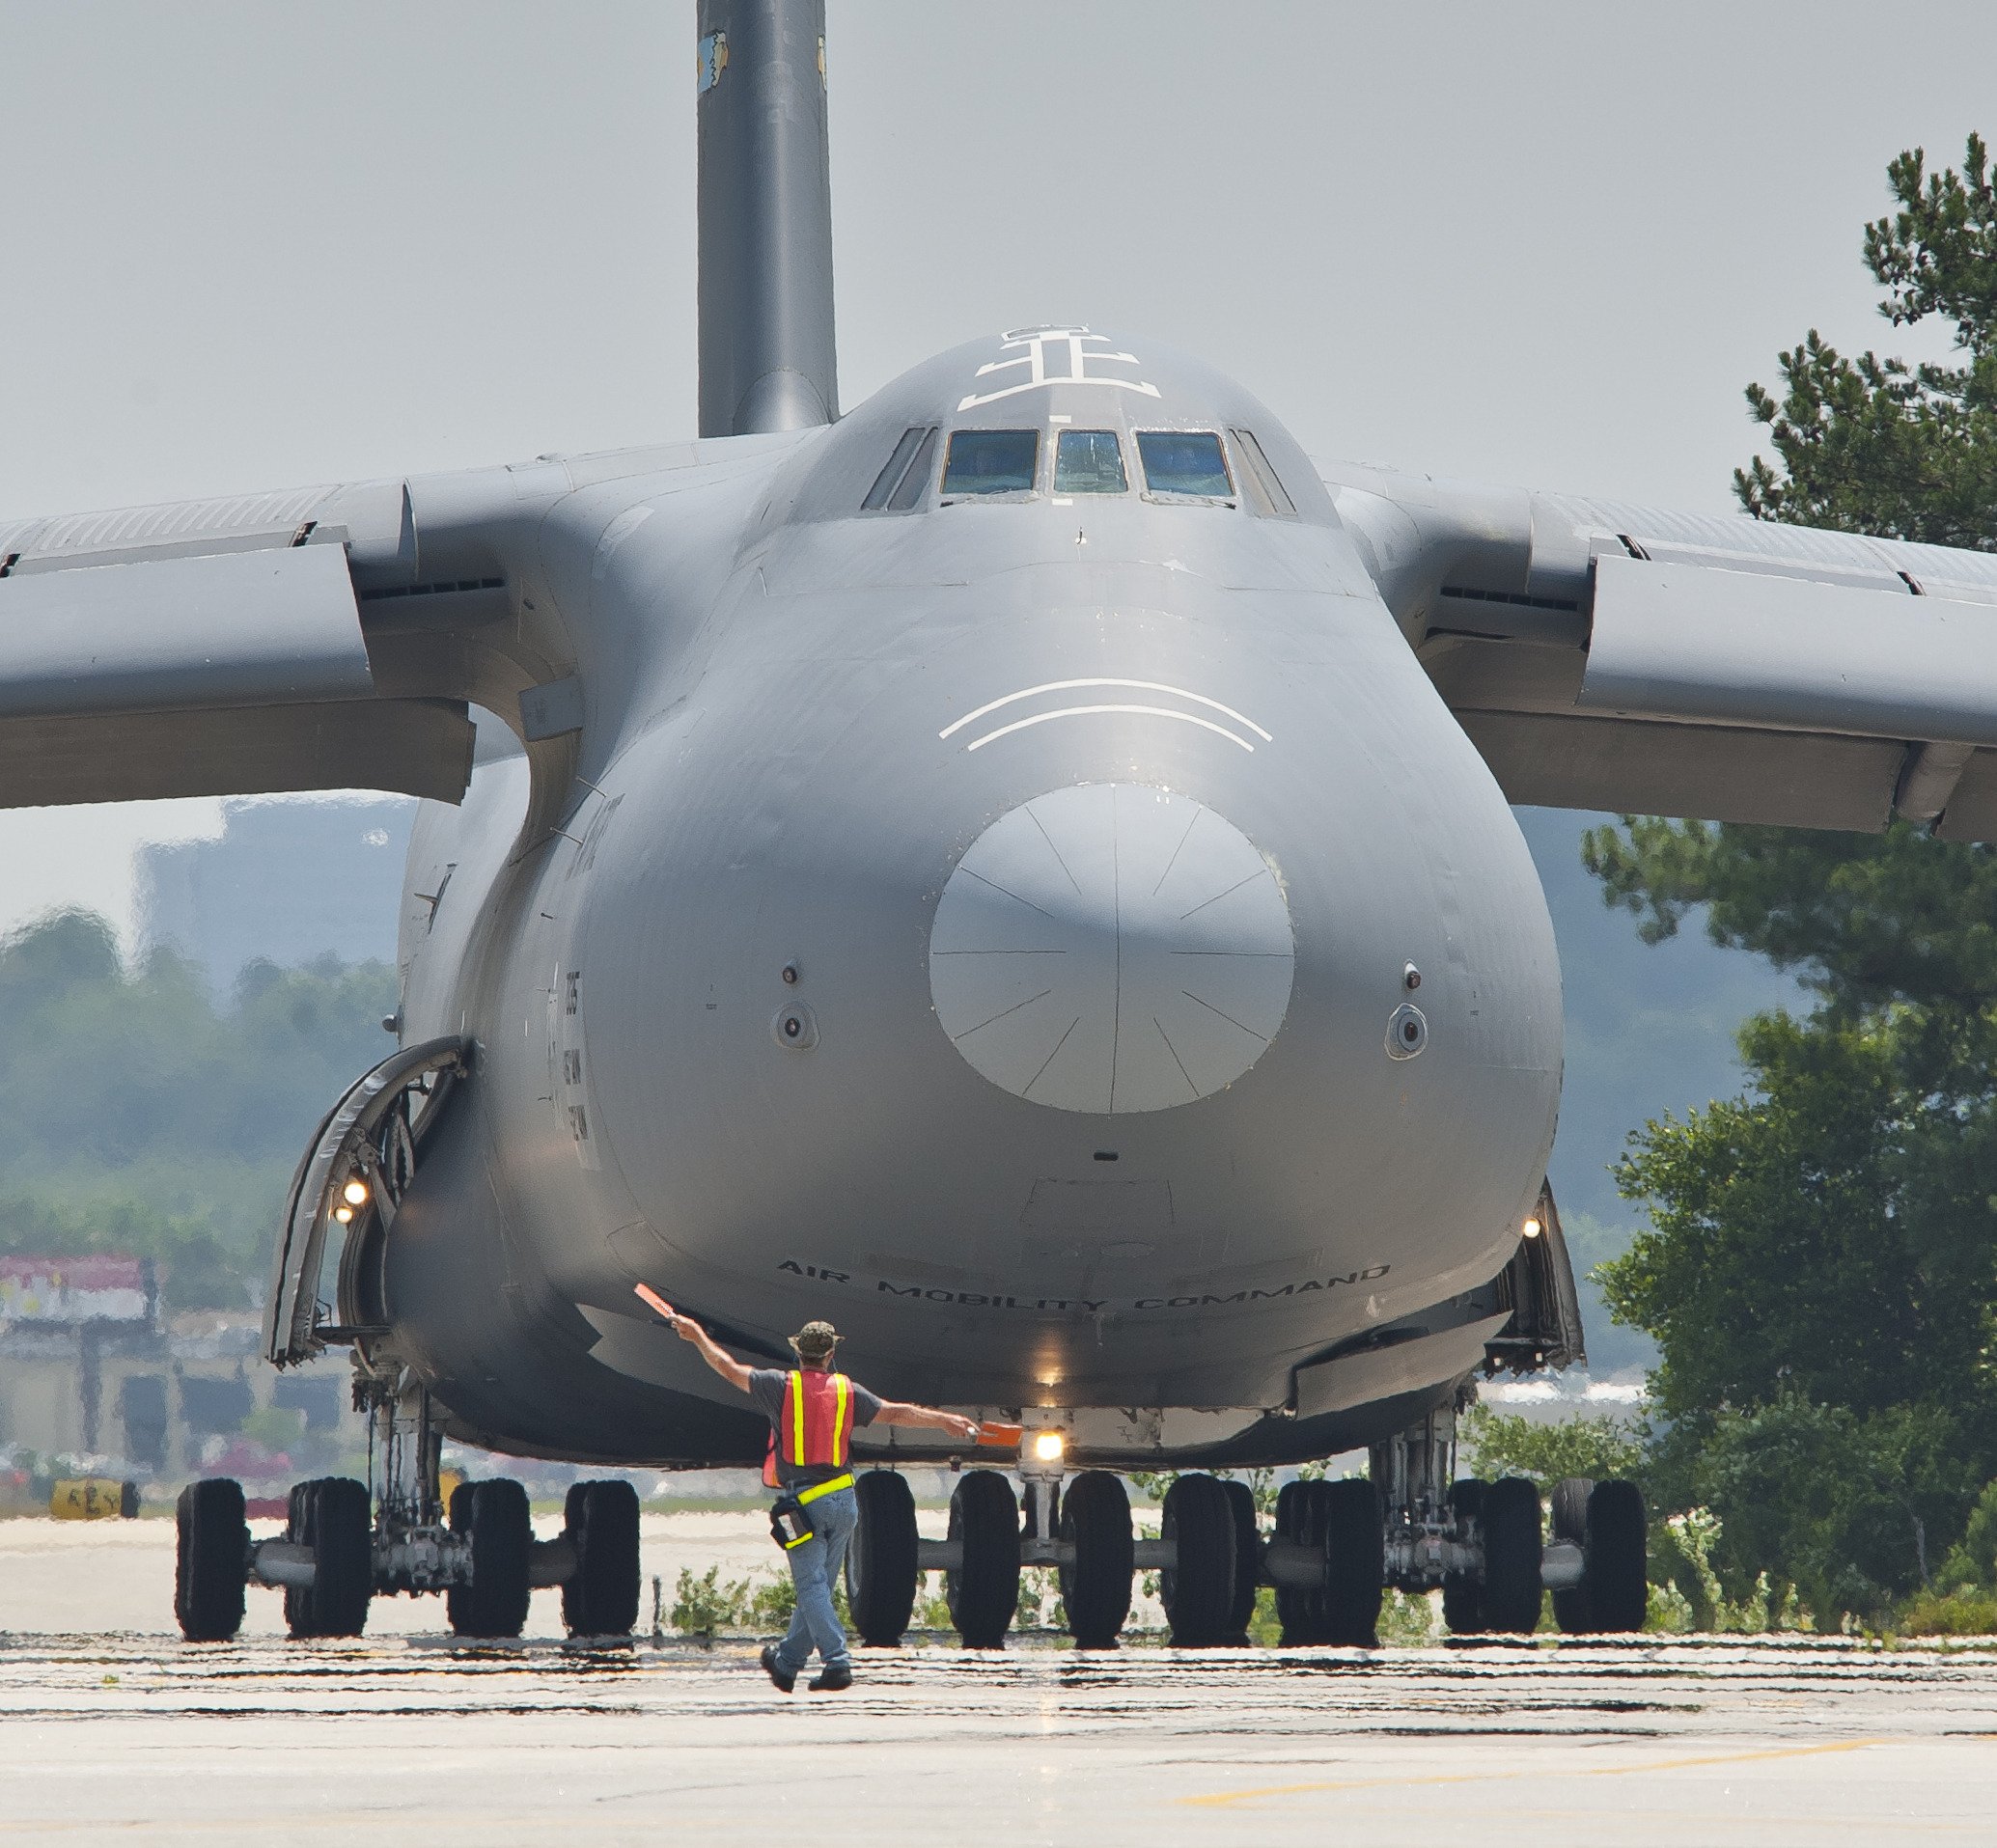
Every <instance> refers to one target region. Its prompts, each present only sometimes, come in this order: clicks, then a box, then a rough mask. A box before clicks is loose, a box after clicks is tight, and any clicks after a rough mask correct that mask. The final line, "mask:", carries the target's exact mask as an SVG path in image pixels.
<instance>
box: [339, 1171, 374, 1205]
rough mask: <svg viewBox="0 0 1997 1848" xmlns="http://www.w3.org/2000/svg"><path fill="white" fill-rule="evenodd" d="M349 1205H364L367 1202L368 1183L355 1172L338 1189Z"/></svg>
mask: <svg viewBox="0 0 1997 1848" xmlns="http://www.w3.org/2000/svg"><path fill="white" fill-rule="evenodd" d="M340 1192H341V1194H342V1195H343V1196H344V1197H345V1199H346V1200H347V1205H349V1206H365V1205H366V1204H367V1203H368V1183H367V1182H366V1181H364V1180H363V1179H361V1177H360V1176H359V1175H358V1174H356V1175H355V1176H354V1177H353V1178H352V1179H351V1180H350V1181H348V1182H347V1185H346V1186H345V1187H343V1188H342V1189H341V1190H340Z"/></svg>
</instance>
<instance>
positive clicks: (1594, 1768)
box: [1178, 1739, 1893, 1809]
mask: <svg viewBox="0 0 1997 1848" xmlns="http://www.w3.org/2000/svg"><path fill="white" fill-rule="evenodd" d="M1892 1743H1893V1741H1892V1740H1890V1739H1840V1740H1838V1741H1836V1742H1835V1743H1833V1744H1831V1745H1825V1746H1774V1747H1770V1748H1769V1749H1767V1750H1766V1751H1727V1752H1718V1753H1715V1754H1713V1755H1711V1756H1708V1757H1703V1758H1660V1759H1657V1760H1655V1761H1654V1762H1652V1763H1650V1764H1634V1765H1584V1766H1583V1767H1581V1769H1579V1770H1577V1771H1568V1772H1558V1771H1553V1772H1549V1771H1546V1770H1543V1769H1536V1770H1532V1771H1452V1772H1443V1773H1440V1774H1438V1775H1437V1776H1435V1777H1431V1778H1345V1779H1324V1780H1322V1781H1320V1782H1316V1783H1301V1784H1264V1785H1263V1786H1262V1787H1261V1788H1260V1789H1256V1790H1219V1791H1214V1792H1211V1793H1210V1794H1208V1795H1207V1796H1201V1797H1180V1798H1179V1799H1178V1801H1179V1802H1180V1803H1182V1804H1193V1805H1197V1806H1198V1807H1202V1808H1210V1809H1223V1808H1226V1807H1228V1806H1229V1805H1230V1804H1237V1803H1256V1802H1258V1801H1260V1800H1261V1799H1262V1798H1263V1797H1301V1796H1307V1795H1309V1794H1310V1793H1312V1792H1314V1791H1320V1790H1384V1789H1405V1788H1410V1787H1412V1786H1414V1785H1418V1784H1474V1783H1505V1782H1512V1781H1515V1780H1517V1779H1525V1778H1531V1779H1546V1778H1549V1777H1552V1778H1559V1777H1568V1778H1635V1777H1641V1776H1643V1775H1644V1774H1645V1773H1646V1772H1650V1771H1693V1770H1697V1769H1699V1768H1700V1767H1701V1766H1705V1765H1747V1764H1755V1763H1758V1762H1760V1761H1761V1760H1764V1759H1769V1758H1814V1757H1817V1756H1819V1755H1821V1754H1822V1753H1824V1752H1827V1751H1863V1750H1864V1749H1865V1748H1866V1747H1867V1746H1884V1745H1891V1744H1892Z"/></svg>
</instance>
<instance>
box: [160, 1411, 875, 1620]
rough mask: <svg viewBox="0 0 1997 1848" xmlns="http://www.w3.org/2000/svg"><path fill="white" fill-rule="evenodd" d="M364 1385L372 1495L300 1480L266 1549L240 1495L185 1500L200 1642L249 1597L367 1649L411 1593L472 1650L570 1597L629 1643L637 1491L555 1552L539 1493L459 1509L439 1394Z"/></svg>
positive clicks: (191, 1609)
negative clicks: (253, 1532)
mask: <svg viewBox="0 0 1997 1848" xmlns="http://www.w3.org/2000/svg"><path fill="white" fill-rule="evenodd" d="M360 1377H361V1379H362V1381H363V1383H364V1385H363V1390H364V1391H365V1392H367V1393H368V1399H369V1405H368V1410H369V1412H370V1415H371V1418H372V1420H373V1426H374V1444H373V1446H372V1452H373V1458H374V1469H373V1471H372V1474H373V1475H374V1478H375V1479H374V1485H373V1488H372V1491H371V1488H370V1485H368V1484H366V1483H361V1482H356V1481H354V1480H352V1479H351V1478H349V1477H346V1476H321V1477H319V1479H318V1480H316V1481H311V1482H300V1483H299V1484H298V1485H297V1486H296V1487H295V1488H293V1489H292V1490H291V1499H290V1503H289V1507H288V1510H287V1518H286V1522H285V1531H284V1537H283V1538H282V1539H269V1540H253V1539H251V1537H250V1531H249V1523H248V1520H247V1519H246V1518H245V1514H244V1507H243V1495H242V1489H241V1486H240V1485H239V1484H237V1483H236V1482H232V1481H229V1480H227V1479H226V1478H221V1477H214V1478H209V1479H208V1480H205V1481H200V1482H190V1483H189V1484H188V1485H187V1487H186V1488H184V1489H183V1490H181V1492H180V1505H179V1507H178V1509H177V1510H176V1519H177V1525H178V1536H177V1537H178V1548H177V1553H176V1570H175V1578H174V1614H175V1615H176V1616H177V1617H178V1618H179V1620H180V1634H181V1635H182V1636H183V1637H185V1638H186V1639H187V1640H188V1641H190V1642H223V1641H228V1640H229V1639H230V1638H232V1637H234V1636H235V1635H236V1632H237V1630H239V1629H240V1628H241V1626H242V1619H243V1610H244V1596H243V1593H244V1587H245V1586H250V1585H266V1586H277V1587H279V1588H281V1589H282V1590H283V1592H284V1598H285V1626H286V1628H287V1629H288V1630H289V1631H290V1632H291V1635H292V1636H294V1637H357V1636H359V1635H360V1634H361V1632H362V1630H363V1629H364V1628H365V1627H366V1625H367V1621H368V1605H369V1602H370V1600H371V1599H372V1598H373V1597H374V1595H375V1594H376V1593H377V1592H383V1593H385V1592H396V1591H406V1592H412V1593H413V1592H423V1591H441V1592H443V1593H444V1597H445V1608H446V1610H447V1612H448V1613H449V1616H450V1623H451V1628H452V1630H453V1632H454V1633H455V1634H456V1635H458V1636H460V1637H517V1636H518V1635H519V1634H520V1632H521V1630H522V1628H523V1627H524V1626H525V1624H526V1621H527V1604H528V1596H529V1594H530V1592H532V1591H533V1589H534V1588H535V1587H536V1586H556V1585H558V1586H561V1587H562V1619H563V1623H564V1625H565V1627H566V1628H567V1629H568V1631H569V1635H571V1636H577V1637H623V1636H628V1635H629V1634H630V1632H631V1628H632V1626H633V1624H635V1623H636V1621H637V1618H638V1497H637V1494H636V1492H635V1491H634V1490H633V1489H632V1488H631V1486H630V1484H629V1483H627V1482H578V1483H576V1484H575V1485H574V1487H572V1488H571V1489H570V1490H569V1501H568V1505H567V1507H566V1508H565V1510H564V1519H563V1525H562V1532H561V1534H560V1536H559V1537H558V1538H555V1539H552V1540H537V1539H536V1538H535V1537H534V1526H533V1522H532V1519H531V1518H530V1515H529V1510H528V1506H527V1494H526V1491H525V1490H524V1489H523V1488H521V1486H520V1485H519V1483H517V1482H513V1481H510V1480H507V1479H505V1478H503V1477H495V1478H492V1479H490V1480H487V1481H483V1482H465V1483H460V1484H459V1485H458V1487H457V1488H455V1489H454V1490H453V1491H452V1492H451V1502H450V1506H449V1508H448V1510H447V1509H446V1508H445V1507H444V1506H443V1503H442V1500H441V1493H440V1484H439V1454H440V1450H441V1446H442V1429H441V1420H440V1417H439V1416H438V1414H437V1412H436V1410H435V1408H434V1407H433V1405H432V1404H431V1402H430V1395H429V1394H428V1393H425V1392H423V1391H422V1390H421V1389H420V1388H414V1387H412V1388H409V1389H407V1390H406V1391H404V1392H402V1393H397V1394H391V1393H387V1392H378V1393H377V1392H374V1391H372V1390H369V1389H370V1388H371V1386H372V1379H371V1376H369V1375H366V1374H363V1375H361V1376H360ZM875 1493H876V1494H877V1493H878V1491H875ZM912 1512H913V1510H912V1508H911V1514H912ZM903 1621H904V1622H905V1621H906V1616H905V1614H904V1616H903Z"/></svg>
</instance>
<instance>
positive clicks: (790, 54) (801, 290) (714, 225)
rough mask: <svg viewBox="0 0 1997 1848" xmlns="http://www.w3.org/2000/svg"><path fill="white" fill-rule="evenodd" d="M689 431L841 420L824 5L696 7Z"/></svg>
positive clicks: (819, 0)
mask: <svg viewBox="0 0 1997 1848" xmlns="http://www.w3.org/2000/svg"><path fill="white" fill-rule="evenodd" d="M698 114H699V117H700V254H701V278H700V309H701V434H702V435H703V436H746V435H748V434H750V433H752V432H754V431H759V430H790V429H807V428H811V427H812V426H814V425H818V424H829V423H831V422H833V421H834V419H836V418H837V417H838V415H839V379H838V368H837V364H836V360H835V355H834V350H833V340H832V170H831V155H830V148H829V144H828V142H827V138H826V128H825V0H700V101H699V108H698Z"/></svg>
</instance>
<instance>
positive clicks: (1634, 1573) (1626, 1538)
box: [1581, 1479, 1650, 1636]
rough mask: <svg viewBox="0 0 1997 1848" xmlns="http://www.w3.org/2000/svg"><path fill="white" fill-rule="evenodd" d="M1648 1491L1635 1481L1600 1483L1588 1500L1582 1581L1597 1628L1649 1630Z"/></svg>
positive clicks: (1607, 1631)
mask: <svg viewBox="0 0 1997 1848" xmlns="http://www.w3.org/2000/svg"><path fill="white" fill-rule="evenodd" d="M1646 1528H1647V1523H1646V1517H1645V1511H1644V1495H1643V1491H1642V1490H1641V1489H1639V1488H1638V1487H1637V1485H1636V1484H1635V1483H1634V1482H1625V1481H1622V1480H1620V1479H1619V1480H1614V1481H1608V1482H1597V1483H1596V1484H1595V1488H1594V1490H1593V1491H1592V1492H1591V1494H1590V1495H1589V1497H1588V1517H1587V1531H1586V1535H1585V1537H1584V1538H1583V1540H1582V1543H1581V1561H1582V1563H1581V1583H1582V1585H1583V1586H1586V1587H1587V1590H1588V1598H1589V1604H1590V1607H1591V1614H1592V1615H1593V1616H1594V1619H1595V1629H1596V1630H1597V1631H1599V1632H1601V1633H1603V1634H1604V1635H1610V1636H1627V1635H1629V1634H1631V1633H1632V1632H1634V1631H1637V1630H1641V1629H1642V1628H1643V1627H1644V1618H1645V1617H1646V1615H1648V1614H1649V1610H1650V1557H1649V1549H1648V1546H1647V1544H1646Z"/></svg>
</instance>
